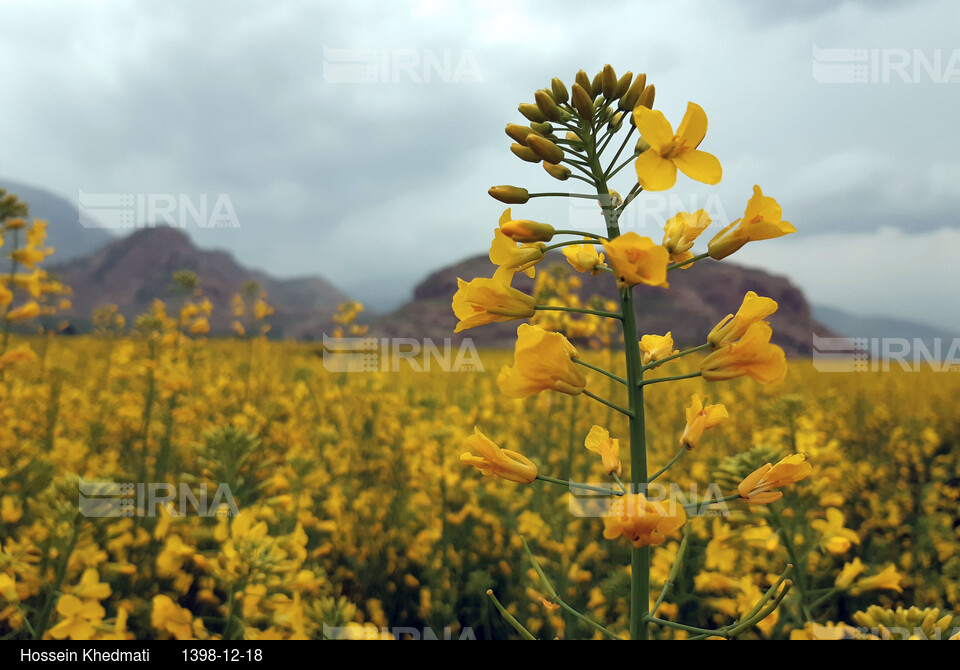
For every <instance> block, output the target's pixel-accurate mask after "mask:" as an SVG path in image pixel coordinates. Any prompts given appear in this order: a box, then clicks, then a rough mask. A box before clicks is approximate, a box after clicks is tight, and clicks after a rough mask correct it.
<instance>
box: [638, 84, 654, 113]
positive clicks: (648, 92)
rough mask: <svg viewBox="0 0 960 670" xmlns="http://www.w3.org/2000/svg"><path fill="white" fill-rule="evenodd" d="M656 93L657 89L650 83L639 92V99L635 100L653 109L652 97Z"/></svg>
mask: <svg viewBox="0 0 960 670" xmlns="http://www.w3.org/2000/svg"><path fill="white" fill-rule="evenodd" d="M656 95H657V89H655V88H654V87H653V84H650V85H649V86H647V87H646V88H645V89H643V93H641V94H640V99H639V100H637V104H638V105H643V106H644V107H646V108H647V109H653V99H654V97H656Z"/></svg>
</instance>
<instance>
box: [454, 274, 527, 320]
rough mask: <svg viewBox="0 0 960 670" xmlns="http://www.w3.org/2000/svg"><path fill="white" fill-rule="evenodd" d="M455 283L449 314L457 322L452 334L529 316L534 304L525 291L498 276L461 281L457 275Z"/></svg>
mask: <svg viewBox="0 0 960 670" xmlns="http://www.w3.org/2000/svg"><path fill="white" fill-rule="evenodd" d="M457 286H458V290H457V292H456V294H455V295H454V296H453V313H454V314H456V315H457V318H458V319H459V320H460V322H459V323H458V324H457V327H456V328H455V329H454V331H453V332H455V333H459V332H460V331H461V330H466V329H468V328H475V327H476V326H482V325H485V324H488V323H493V322H495V321H511V320H513V319H527V318H530V317H531V316H533V313H534V311H535V310H534V306H535V305H536V304H537V303H536V301H535V300H534V299H533V298H531V297H530V296H528V295H527V294H526V293H523V292H521V291H518V290H517V289H515V288H512V287H511V286H510V284H509V283H504V282H503V281H500V280H499V279H487V278H478V279H474V280H473V281H470V282H465V281H463V280H462V279H459V278H458V279H457Z"/></svg>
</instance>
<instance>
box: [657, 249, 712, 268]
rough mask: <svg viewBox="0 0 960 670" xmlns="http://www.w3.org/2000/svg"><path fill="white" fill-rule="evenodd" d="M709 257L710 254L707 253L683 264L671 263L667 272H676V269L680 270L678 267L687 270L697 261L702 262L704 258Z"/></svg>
mask: <svg viewBox="0 0 960 670" xmlns="http://www.w3.org/2000/svg"><path fill="white" fill-rule="evenodd" d="M709 255H710V252H709V251H708V252H706V253H702V254H700V255H699V256H694V257H693V258H691V259H690V260H688V261H684V262H683V263H673V264H671V265H668V266H667V271H668V272H669V271H670V270H676V269H677V268H680V267H683V268H688V267H690V266H691V265H693V264H694V263H696V262H697V261H702V260H703V259H704V258H707V257H708V256H709Z"/></svg>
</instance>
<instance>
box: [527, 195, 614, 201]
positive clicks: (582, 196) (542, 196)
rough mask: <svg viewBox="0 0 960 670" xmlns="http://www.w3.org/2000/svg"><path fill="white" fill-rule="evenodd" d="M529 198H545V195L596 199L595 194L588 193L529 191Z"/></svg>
mask: <svg viewBox="0 0 960 670" xmlns="http://www.w3.org/2000/svg"><path fill="white" fill-rule="evenodd" d="M529 197H531V198H546V197H556V198H584V199H585V200H596V199H597V196H595V195H590V194H589V193H531V194H529Z"/></svg>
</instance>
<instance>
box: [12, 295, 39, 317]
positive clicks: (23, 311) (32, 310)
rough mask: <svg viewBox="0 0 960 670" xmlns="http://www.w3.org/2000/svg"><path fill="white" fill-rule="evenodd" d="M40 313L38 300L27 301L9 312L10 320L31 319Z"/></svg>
mask: <svg viewBox="0 0 960 670" xmlns="http://www.w3.org/2000/svg"><path fill="white" fill-rule="evenodd" d="M39 314H40V305H39V304H37V301H36V300H31V301H30V302H26V303H24V304H22V305H20V306H19V307H17V308H16V309H11V310H10V311H9V312H7V320H8V321H29V320H30V319H33V318H35V317H36V316H38V315H39Z"/></svg>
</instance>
